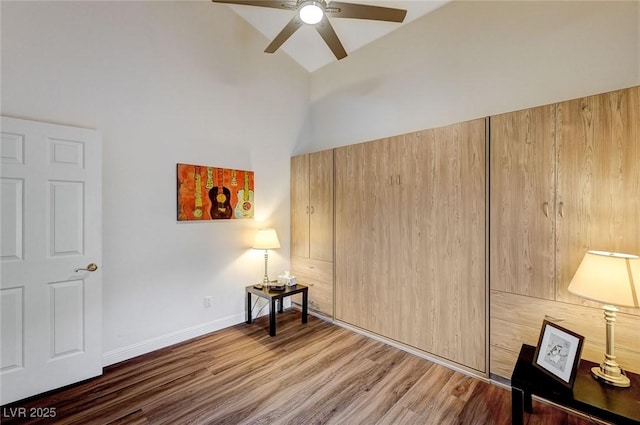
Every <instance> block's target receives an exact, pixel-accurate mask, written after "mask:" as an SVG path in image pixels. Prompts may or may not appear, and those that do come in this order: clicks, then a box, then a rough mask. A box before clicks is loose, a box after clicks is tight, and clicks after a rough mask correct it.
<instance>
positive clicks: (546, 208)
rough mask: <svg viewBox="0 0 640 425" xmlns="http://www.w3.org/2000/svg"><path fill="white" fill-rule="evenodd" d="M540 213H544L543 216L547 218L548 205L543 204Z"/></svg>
mask: <svg viewBox="0 0 640 425" xmlns="http://www.w3.org/2000/svg"><path fill="white" fill-rule="evenodd" d="M542 211H544V216H545V217H549V203H548V202H545V203H544V204H542Z"/></svg>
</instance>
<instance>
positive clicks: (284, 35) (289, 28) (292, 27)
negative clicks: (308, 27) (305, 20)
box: [264, 13, 302, 53]
mask: <svg viewBox="0 0 640 425" xmlns="http://www.w3.org/2000/svg"><path fill="white" fill-rule="evenodd" d="M301 26H302V21H301V20H300V17H299V16H298V14H297V13H296V14H295V15H294V17H293V19H291V20H290V21H289V23H288V24H287V25H286V26H285V27H284V28H282V31H280V33H279V34H278V35H276V38H274V39H273V41H272V42H271V44H269V45H268V46H267V48H266V49H265V50H264V51H265V53H273V52H275V51H276V50H278V48H279V47H280V46H282V44H283V43H284V42H285V41H287V40H288V39H289V37H291V35H292V34H293V33H294V32H296V31H298V28H300V27H301Z"/></svg>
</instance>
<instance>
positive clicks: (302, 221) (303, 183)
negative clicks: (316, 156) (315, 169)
mask: <svg viewBox="0 0 640 425" xmlns="http://www.w3.org/2000/svg"><path fill="white" fill-rule="evenodd" d="M291 255H292V256H296V257H304V258H308V257H309V155H300V156H294V157H292V158H291Z"/></svg>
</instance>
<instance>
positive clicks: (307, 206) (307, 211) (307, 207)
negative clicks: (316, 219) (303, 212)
mask: <svg viewBox="0 0 640 425" xmlns="http://www.w3.org/2000/svg"><path fill="white" fill-rule="evenodd" d="M307 214H309V205H307Z"/></svg>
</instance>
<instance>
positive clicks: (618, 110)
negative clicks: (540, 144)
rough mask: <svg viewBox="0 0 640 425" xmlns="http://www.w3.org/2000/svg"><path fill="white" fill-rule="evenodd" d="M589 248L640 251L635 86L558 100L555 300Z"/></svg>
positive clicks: (639, 113) (638, 96)
mask: <svg viewBox="0 0 640 425" xmlns="http://www.w3.org/2000/svg"><path fill="white" fill-rule="evenodd" d="M589 249H597V250H605V251H617V252H624V253H629V254H636V255H640V87H634V88H630V89H626V90H618V91H614V92H611V93H605V94H601V95H597V96H590V97H586V98H584V99H576V100H571V101H567V102H563V103H560V104H559V105H558V254H557V255H558V256H557V265H558V266H557V267H558V283H557V288H558V290H557V299H558V300H560V301H569V302H572V303H578V304H588V305H591V306H596V307H600V303H592V302H591V303H588V302H586V301H585V300H584V299H582V298H578V297H576V296H574V295H572V294H569V293H568V291H567V287H568V286H569V283H570V281H571V278H572V277H573V274H574V273H575V271H576V269H577V268H578V265H579V264H580V261H581V260H582V258H583V256H584V254H585V252H586V251H587V250H589ZM621 310H622V311H625V312H628V313H630V314H635V315H640V310H638V309H621Z"/></svg>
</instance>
